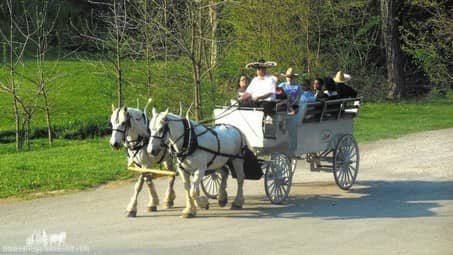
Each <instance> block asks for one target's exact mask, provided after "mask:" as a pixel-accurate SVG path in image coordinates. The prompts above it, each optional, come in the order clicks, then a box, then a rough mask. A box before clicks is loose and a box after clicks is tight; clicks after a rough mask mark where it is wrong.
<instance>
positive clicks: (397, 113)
mask: <svg viewBox="0 0 453 255" xmlns="http://www.w3.org/2000/svg"><path fill="white" fill-rule="evenodd" d="M452 116H453V102H450V101H448V100H447V101H435V102H427V101H422V102H415V101H414V102H405V103H365V104H363V105H362V107H361V108H360V113H359V117H358V118H357V119H356V121H355V126H354V135H355V136H356V138H357V140H358V141H359V142H369V141H375V140H378V139H383V138H396V137H400V136H402V135H405V134H408V133H413V132H420V131H427V130H434V129H442V128H449V127H453V117H452Z"/></svg>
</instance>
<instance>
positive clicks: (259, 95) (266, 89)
mask: <svg viewBox="0 0 453 255" xmlns="http://www.w3.org/2000/svg"><path fill="white" fill-rule="evenodd" d="M276 85H277V77H275V76H273V75H268V74H267V73H266V67H264V66H258V67H257V69H256V77H255V78H253V80H252V82H251V83H250V85H249V86H248V87H247V90H246V91H245V93H244V94H243V95H242V96H241V98H240V99H241V100H242V101H246V100H247V99H250V98H251V99H252V101H253V102H254V103H258V102H259V101H275V87H276Z"/></svg>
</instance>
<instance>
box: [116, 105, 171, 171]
mask: <svg viewBox="0 0 453 255" xmlns="http://www.w3.org/2000/svg"><path fill="white" fill-rule="evenodd" d="M119 112H120V111H117V113H116V120H117V121H118V118H119ZM142 119H143V121H144V123H145V126H146V127H147V126H148V118H146V115H145V113H142ZM130 127H131V117H130V116H129V115H128V116H127V119H126V122H125V125H124V130H121V129H116V128H112V131H117V132H120V133H122V134H123V143H124V146H125V147H126V155H127V156H128V157H131V156H132V159H134V161H133V162H134V163H135V164H136V165H137V166H139V167H141V164H139V163H137V162H136V161H135V157H136V156H137V154H138V153H139V152H140V151H141V150H142V149H143V148H145V147H146V146H147V145H148V142H149V136H141V135H139V136H138V137H137V139H136V140H127V138H126V133H127V130H128V129H129V128H130ZM129 151H133V152H134V153H133V154H132V155H130V154H129ZM166 155H167V150H165V151H164V153H163V154H162V156H161V157H160V159H159V160H158V161H157V162H156V163H157V164H160V163H162V161H163V160H164V158H165V156H166Z"/></svg>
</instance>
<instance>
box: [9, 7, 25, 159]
mask: <svg viewBox="0 0 453 255" xmlns="http://www.w3.org/2000/svg"><path fill="white" fill-rule="evenodd" d="M8 6H9V7H8V9H9V65H10V73H9V75H10V84H11V94H12V98H13V108H14V120H15V125H16V151H20V150H21V149H22V139H21V134H20V114H19V108H18V106H17V91H16V82H15V79H16V77H15V75H14V74H15V71H16V68H15V67H16V65H15V63H14V43H13V28H14V20H13V4H12V1H11V0H9V1H8Z"/></svg>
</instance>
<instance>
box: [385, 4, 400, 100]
mask: <svg viewBox="0 0 453 255" xmlns="http://www.w3.org/2000/svg"><path fill="white" fill-rule="evenodd" d="M380 6H381V15H382V38H383V41H384V49H385V57H386V67H387V68H386V69H387V83H388V88H389V90H388V94H387V97H388V98H389V99H399V98H400V97H401V95H402V92H403V89H404V76H403V75H404V73H403V69H402V64H403V61H402V57H403V56H402V51H401V43H400V35H399V30H398V25H399V20H398V12H399V11H400V8H401V6H402V1H399V0H381V2H380Z"/></svg>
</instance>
